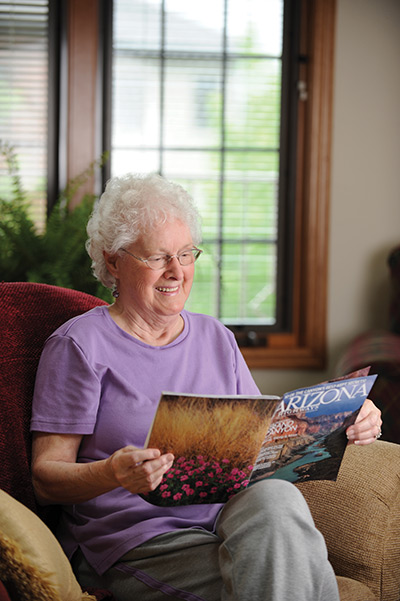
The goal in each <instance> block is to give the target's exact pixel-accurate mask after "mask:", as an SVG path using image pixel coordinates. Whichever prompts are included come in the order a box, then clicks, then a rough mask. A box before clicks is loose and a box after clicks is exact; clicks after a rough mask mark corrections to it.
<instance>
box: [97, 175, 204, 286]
mask: <svg viewBox="0 0 400 601" xmlns="http://www.w3.org/2000/svg"><path fill="white" fill-rule="evenodd" d="M175 219H179V220H180V221H182V222H183V223H185V224H186V225H187V226H188V227H189V229H190V232H191V235H192V240H193V244H194V245H195V246H197V245H198V244H200V241H201V221H200V215H199V213H198V210H197V208H196V206H195V204H194V202H193V199H192V197H191V196H190V194H189V193H188V192H186V190H185V189H184V188H182V186H180V185H179V184H176V183H174V182H171V181H169V180H167V179H165V178H164V177H161V176H160V175H157V174H155V173H152V174H148V175H141V174H133V173H128V174H126V175H124V176H122V177H113V178H111V179H110V180H109V181H108V182H107V185H106V188H105V190H104V192H103V194H102V195H101V197H100V199H99V201H98V202H97V203H96V205H95V207H94V210H93V213H92V215H91V217H90V219H89V221H88V224H87V228H86V229H87V233H88V236H89V238H88V240H87V242H86V250H87V252H88V253H89V256H90V258H91V259H92V270H93V274H94V276H95V277H96V278H97V279H98V280H100V281H101V283H102V284H103V285H104V286H106V287H107V288H113V286H114V285H115V278H114V276H112V275H111V274H110V273H109V271H108V269H107V267H106V263H105V260H104V255H103V251H106V252H107V253H109V254H114V255H115V254H117V253H118V252H120V249H121V248H124V247H126V246H130V245H131V244H133V243H134V242H135V241H136V240H137V239H138V237H139V236H141V235H143V234H146V232H148V231H150V230H151V229H153V228H154V227H157V226H160V225H162V224H163V223H166V222H168V221H173V220H175Z"/></svg>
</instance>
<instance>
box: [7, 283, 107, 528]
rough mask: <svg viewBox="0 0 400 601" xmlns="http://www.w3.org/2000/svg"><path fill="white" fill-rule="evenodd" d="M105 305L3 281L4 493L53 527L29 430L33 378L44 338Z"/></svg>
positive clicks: (50, 288) (63, 292) (83, 296)
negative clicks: (41, 499)
mask: <svg viewBox="0 0 400 601" xmlns="http://www.w3.org/2000/svg"><path fill="white" fill-rule="evenodd" d="M104 304H106V303H105V301H103V300H100V299H99V298H96V297H94V296H91V295H89V294H86V293H84V292H78V291H77V290H71V289H67V288H61V287H58V286H50V285H48V284H38V283H32V282H0V489H3V490H5V491H6V492H7V493H8V494H10V495H12V496H13V497H14V498H15V499H17V500H18V501H20V502H21V503H23V504H24V505H26V506H27V507H29V509H31V510H32V511H35V512H36V513H38V514H39V515H40V517H42V519H44V521H46V523H47V524H48V525H49V526H50V527H54V515H55V514H54V512H52V511H51V510H48V509H47V510H43V508H40V507H38V506H37V504H36V501H35V496H34V493H33V487H32V481H31V470H30V463H31V434H30V432H29V425H30V418H31V410H32V395H33V388H34V383H35V375H36V370H37V365H38V362H39V358H40V354H41V352H42V348H43V345H44V342H45V340H46V339H47V338H48V336H49V335H50V334H51V333H52V332H54V330H55V329H56V328H58V326H60V325H61V324H62V323H64V322H66V321H67V320H68V319H70V318H71V317H74V316H75V315H79V314H80V313H84V312H85V311H88V310H89V309H92V308H93V307H95V306H97V305H104Z"/></svg>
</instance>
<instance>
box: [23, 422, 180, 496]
mask: <svg viewBox="0 0 400 601" xmlns="http://www.w3.org/2000/svg"><path fill="white" fill-rule="evenodd" d="M81 441H82V436H81V435H80V434H47V433H45V432H35V433H34V435H33V446H32V475H33V486H34V489H35V494H36V497H37V500H38V502H39V503H41V504H42V505H48V504H49V503H62V504H73V503H84V502H85V501H88V500H89V499H93V498H94V497H97V496H99V495H102V494H104V493H106V492H109V491H111V490H114V488H117V487H119V486H123V487H124V488H126V489H127V490H129V491H130V492H132V493H140V492H148V491H150V490H154V489H155V488H157V486H158V485H159V484H160V482H161V479H162V477H163V475H164V474H165V472H166V471H167V470H168V469H169V468H170V467H171V465H172V463H173V460H174V456H173V455H172V454H171V453H166V454H165V455H161V453H160V451H159V450H158V449H138V448H136V447H133V446H128V447H123V448H122V449H119V450H118V451H115V453H113V454H112V455H110V457H107V458H106V459H101V460H98V461H91V462H88V463H77V462H76V459H77V455H78V449H79V446H80V444H81Z"/></svg>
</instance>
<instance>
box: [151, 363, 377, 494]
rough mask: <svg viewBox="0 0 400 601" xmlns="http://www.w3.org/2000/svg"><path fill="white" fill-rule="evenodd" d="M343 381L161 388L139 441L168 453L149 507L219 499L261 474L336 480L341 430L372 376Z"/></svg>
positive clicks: (350, 419)
mask: <svg viewBox="0 0 400 601" xmlns="http://www.w3.org/2000/svg"><path fill="white" fill-rule="evenodd" d="M360 374H363V371H359V372H355V374H354V375H355V376H358V377H352V376H353V374H350V375H349V376H346V377H345V378H344V379H339V380H332V381H330V382H324V383H321V384H317V385H315V386H310V387H307V388H301V389H298V390H294V391H291V392H287V393H286V394H284V395H283V397H277V396H265V395H261V396H243V395H236V396H213V395H210V396H208V397H202V396H196V395H192V394H177V393H172V392H165V393H163V394H162V396H161V398H160V401H159V405H158V409H157V412H156V415H155V418H154V422H153V425H152V428H151V430H150V432H149V435H148V438H147V442H146V445H145V446H147V447H151V448H158V449H160V450H161V452H162V453H166V452H171V453H173V454H174V456H175V461H174V464H173V466H172V467H171V468H170V469H169V470H168V472H167V473H166V474H165V475H164V477H163V480H162V482H161V484H160V485H159V486H158V487H157V489H156V490H154V491H151V492H148V493H146V494H142V497H143V498H144V499H145V500H146V501H148V502H149V503H152V504H154V505H159V506H174V505H192V504H198V503H224V502H226V501H227V500H228V499H229V498H231V497H232V496H233V495H235V494H236V493H238V492H240V491H241V490H243V489H244V488H246V487H247V486H251V485H252V484H254V483H255V482H258V481H259V480H262V479H264V478H281V479H283V480H288V481H290V482H302V481H305V480H336V478H337V474H338V472H339V468H340V464H341V461H342V458H343V455H344V452H345V449H346V445H347V438H346V435H345V431H346V429H347V428H348V427H349V426H350V425H351V424H352V423H354V421H355V419H356V417H357V414H358V411H359V409H360V408H361V406H362V404H363V402H364V401H365V399H366V398H367V397H368V394H369V392H370V390H371V388H372V386H373V384H374V382H375V379H376V376H369V375H360Z"/></svg>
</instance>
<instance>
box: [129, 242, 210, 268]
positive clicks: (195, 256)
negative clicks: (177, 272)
mask: <svg viewBox="0 0 400 601" xmlns="http://www.w3.org/2000/svg"><path fill="white" fill-rule="evenodd" d="M119 250H122V251H123V252H125V253H126V254H128V255H130V256H131V257H133V258H134V259H137V260H138V261H142V263H146V267H148V268H149V269H152V270H153V271H160V270H161V269H165V268H166V267H168V265H169V264H170V262H171V261H172V259H178V262H179V265H181V266H182V267H188V266H189V265H193V263H195V262H196V261H197V259H198V258H199V257H200V255H201V254H202V252H203V251H202V250H201V248H197V246H193V247H192V248H188V249H186V250H184V251H182V252H181V253H179V254H176V255H169V254H167V253H166V254H160V255H153V256H151V257H149V258H148V259H142V257H137V256H136V255H134V254H133V253H131V252H130V251H129V250H126V248H120V249H119ZM188 251H190V252H192V251H195V253H196V254H195V253H193V252H192V256H193V261H192V262H191V263H188V264H187V265H182V263H181V260H180V258H179V257H180V256H181V255H183V254H184V253H186V252H188ZM156 257H160V258H162V257H164V261H165V264H164V265H163V266H162V267H151V266H150V265H149V261H151V260H152V259H155V258H156Z"/></svg>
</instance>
